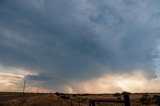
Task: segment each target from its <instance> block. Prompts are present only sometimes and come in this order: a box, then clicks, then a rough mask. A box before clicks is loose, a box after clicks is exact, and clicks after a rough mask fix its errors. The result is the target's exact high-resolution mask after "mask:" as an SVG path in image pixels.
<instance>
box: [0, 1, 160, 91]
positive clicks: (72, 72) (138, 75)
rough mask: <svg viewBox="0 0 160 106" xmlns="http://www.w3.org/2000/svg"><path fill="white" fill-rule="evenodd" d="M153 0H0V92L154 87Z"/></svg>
mask: <svg viewBox="0 0 160 106" xmlns="http://www.w3.org/2000/svg"><path fill="white" fill-rule="evenodd" d="M159 28H160V1H159V0H98V1H97V0H58V1H57V0H14V1H13V0H0V84H1V86H0V91H14V92H21V91H22V88H23V82H24V80H26V92H37V88H39V92H44V91H46V92H48V91H52V92H56V91H58V92H67V93H111V92H122V91H129V92H159V89H158V88H159V87H160V85H159V83H160V35H159V34H160V30H159Z"/></svg>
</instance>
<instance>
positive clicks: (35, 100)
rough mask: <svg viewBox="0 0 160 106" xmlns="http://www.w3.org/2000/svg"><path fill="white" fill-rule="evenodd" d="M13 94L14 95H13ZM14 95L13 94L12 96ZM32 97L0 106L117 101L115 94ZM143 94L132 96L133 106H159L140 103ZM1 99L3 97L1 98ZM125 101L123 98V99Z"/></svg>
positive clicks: (85, 105) (105, 105)
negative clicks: (98, 100) (99, 100)
mask: <svg viewBox="0 0 160 106" xmlns="http://www.w3.org/2000/svg"><path fill="white" fill-rule="evenodd" d="M11 94H12V93H11ZM11 94H9V93H6V94H5V96H6V95H7V96H6V97H9V95H11ZM0 95H2V94H1V93H0ZM12 95H13V94H12ZM14 95H16V96H19V95H20V97H22V94H17V93H16V94H14ZM25 95H31V96H26V97H25V98H18V99H17V98H15V99H12V100H9V101H7V102H4V103H3V104H0V106H79V102H80V103H81V104H80V106H89V100H90V99H110V98H112V99H116V97H113V94H88V95H77V94H75V95H72V94H65V95H66V96H68V97H70V99H67V100H64V99H62V98H60V96H56V95H54V94H47V95H44V94H43V95H37V94H25ZM142 95H143V94H142V93H141V94H131V95H130V102H131V106H157V105H155V104H148V105H146V104H141V103H140V102H139V98H141V97H142ZM148 95H150V96H151V97H153V95H160V94H155V93H150V94H148ZM0 97H1V96H0ZM122 99H123V98H122ZM96 106H124V104H122V103H105V102H103V103H96Z"/></svg>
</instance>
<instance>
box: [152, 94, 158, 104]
mask: <svg viewBox="0 0 160 106" xmlns="http://www.w3.org/2000/svg"><path fill="white" fill-rule="evenodd" d="M152 100H153V103H155V104H157V105H158V106H160V96H158V95H154V96H153V98H152Z"/></svg>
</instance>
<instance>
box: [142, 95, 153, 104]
mask: <svg viewBox="0 0 160 106" xmlns="http://www.w3.org/2000/svg"><path fill="white" fill-rule="evenodd" d="M139 100H140V103H142V104H150V103H151V97H150V96H149V95H147V94H143V95H142V97H141V98H140V99H139Z"/></svg>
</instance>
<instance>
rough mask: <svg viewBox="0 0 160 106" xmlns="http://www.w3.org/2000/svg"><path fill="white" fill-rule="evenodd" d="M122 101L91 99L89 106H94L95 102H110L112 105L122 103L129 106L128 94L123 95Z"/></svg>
mask: <svg viewBox="0 0 160 106" xmlns="http://www.w3.org/2000/svg"><path fill="white" fill-rule="evenodd" d="M123 97H124V100H115V99H93V100H90V103H89V106H96V102H112V103H124V106H130V99H129V93H127V92H124V93H123Z"/></svg>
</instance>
